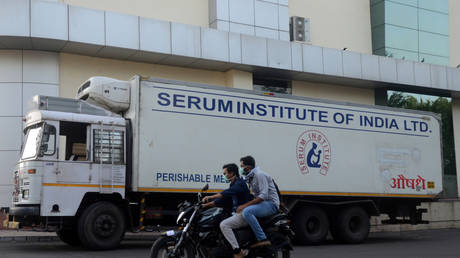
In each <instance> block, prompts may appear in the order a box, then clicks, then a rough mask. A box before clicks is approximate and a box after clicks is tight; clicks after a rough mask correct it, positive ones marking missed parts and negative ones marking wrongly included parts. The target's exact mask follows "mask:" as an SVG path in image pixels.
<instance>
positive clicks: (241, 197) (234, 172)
mask: <svg viewBox="0 0 460 258" xmlns="http://www.w3.org/2000/svg"><path fill="white" fill-rule="evenodd" d="M223 174H224V176H225V177H226V178H227V180H229V181H230V187H229V188H228V189H226V190H224V191H222V192H220V193H217V194H214V195H211V196H206V197H204V198H203V202H204V203H205V204H203V208H206V207H213V206H218V207H222V206H223V205H225V203H227V202H228V201H230V202H231V204H232V211H233V212H235V211H236V209H237V207H239V206H241V205H243V204H245V203H247V202H249V201H251V200H252V195H251V194H250V193H249V188H248V186H247V184H246V182H245V181H244V180H243V179H241V178H240V174H239V172H238V166H237V165H236V164H227V165H225V166H224V167H223ZM211 200H214V201H212V202H211ZM246 225H248V224H247V223H246V221H245V220H244V218H243V217H242V215H241V214H237V213H235V214H234V215H233V216H231V217H229V218H227V219H225V220H223V221H222V222H221V223H220V229H221V231H222V234H223V235H224V237H225V238H226V239H227V241H228V242H229V243H230V245H231V246H232V248H233V252H234V255H235V257H243V256H244V255H245V252H244V251H243V250H241V249H240V247H239V244H238V241H237V240H236V237H235V234H234V233H233V230H232V229H234V228H241V227H244V226H246Z"/></svg>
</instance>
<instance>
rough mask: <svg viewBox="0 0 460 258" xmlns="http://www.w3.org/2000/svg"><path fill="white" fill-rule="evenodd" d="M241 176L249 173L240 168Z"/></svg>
mask: <svg viewBox="0 0 460 258" xmlns="http://www.w3.org/2000/svg"><path fill="white" fill-rule="evenodd" d="M240 174H242V175H247V174H248V173H247V172H246V171H244V169H243V168H241V167H240Z"/></svg>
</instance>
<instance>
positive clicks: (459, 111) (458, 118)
mask: <svg viewBox="0 0 460 258" xmlns="http://www.w3.org/2000/svg"><path fill="white" fill-rule="evenodd" d="M452 124H453V131H454V132H453V133H454V146H455V162H456V167H457V193H458V196H459V197H460V191H458V189H460V171H459V170H460V98H452Z"/></svg>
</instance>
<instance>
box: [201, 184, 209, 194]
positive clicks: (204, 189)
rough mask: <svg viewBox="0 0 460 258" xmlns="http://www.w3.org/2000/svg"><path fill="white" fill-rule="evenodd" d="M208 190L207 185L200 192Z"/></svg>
mask: <svg viewBox="0 0 460 258" xmlns="http://www.w3.org/2000/svg"><path fill="white" fill-rule="evenodd" d="M208 189H209V184H206V185H205V186H204V187H203V189H201V191H202V192H205V191H207V190H208Z"/></svg>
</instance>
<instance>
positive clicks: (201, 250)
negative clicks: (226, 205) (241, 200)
mask: <svg viewBox="0 0 460 258" xmlns="http://www.w3.org/2000/svg"><path fill="white" fill-rule="evenodd" d="M206 190H208V185H206V186H205V187H204V188H203V189H202V190H201V191H202V192H204V191H206ZM201 197H202V194H201V192H200V193H198V202H197V203H196V204H192V203H190V202H188V201H184V202H182V203H181V204H179V206H178V208H179V211H180V214H179V216H178V217H177V224H178V225H179V229H182V230H177V231H174V230H170V231H168V232H165V233H164V234H163V235H162V236H161V237H159V238H158V239H157V240H156V241H155V242H154V243H153V246H152V249H151V251H150V257H151V258H153V257H155V258H156V257H186V258H191V257H196V256H198V257H202V258H207V257H233V252H232V248H231V246H230V244H229V243H228V242H227V240H226V239H225V237H224V236H223V234H222V233H221V231H220V228H219V224H220V222H221V221H222V220H224V219H226V218H228V217H229V216H231V214H229V213H228V212H225V211H224V210H223V209H222V208H210V209H207V210H204V209H202V208H201V204H202V201H201ZM259 223H260V225H261V226H262V228H263V229H264V232H265V233H266V235H267V238H268V240H270V242H271V243H272V244H271V245H270V246H264V247H258V248H249V247H250V246H251V245H252V244H253V243H254V242H255V236H254V234H253V232H252V230H251V228H250V227H245V228H241V229H236V230H234V232H235V236H236V239H237V240H238V243H239V244H240V247H241V248H243V249H248V250H249V253H248V255H247V256H246V257H283V258H288V257H290V253H291V250H292V245H291V240H290V239H291V238H292V237H293V233H292V231H291V229H290V228H289V220H288V218H287V216H286V214H284V213H278V214H275V215H273V216H269V217H265V218H259Z"/></svg>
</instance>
